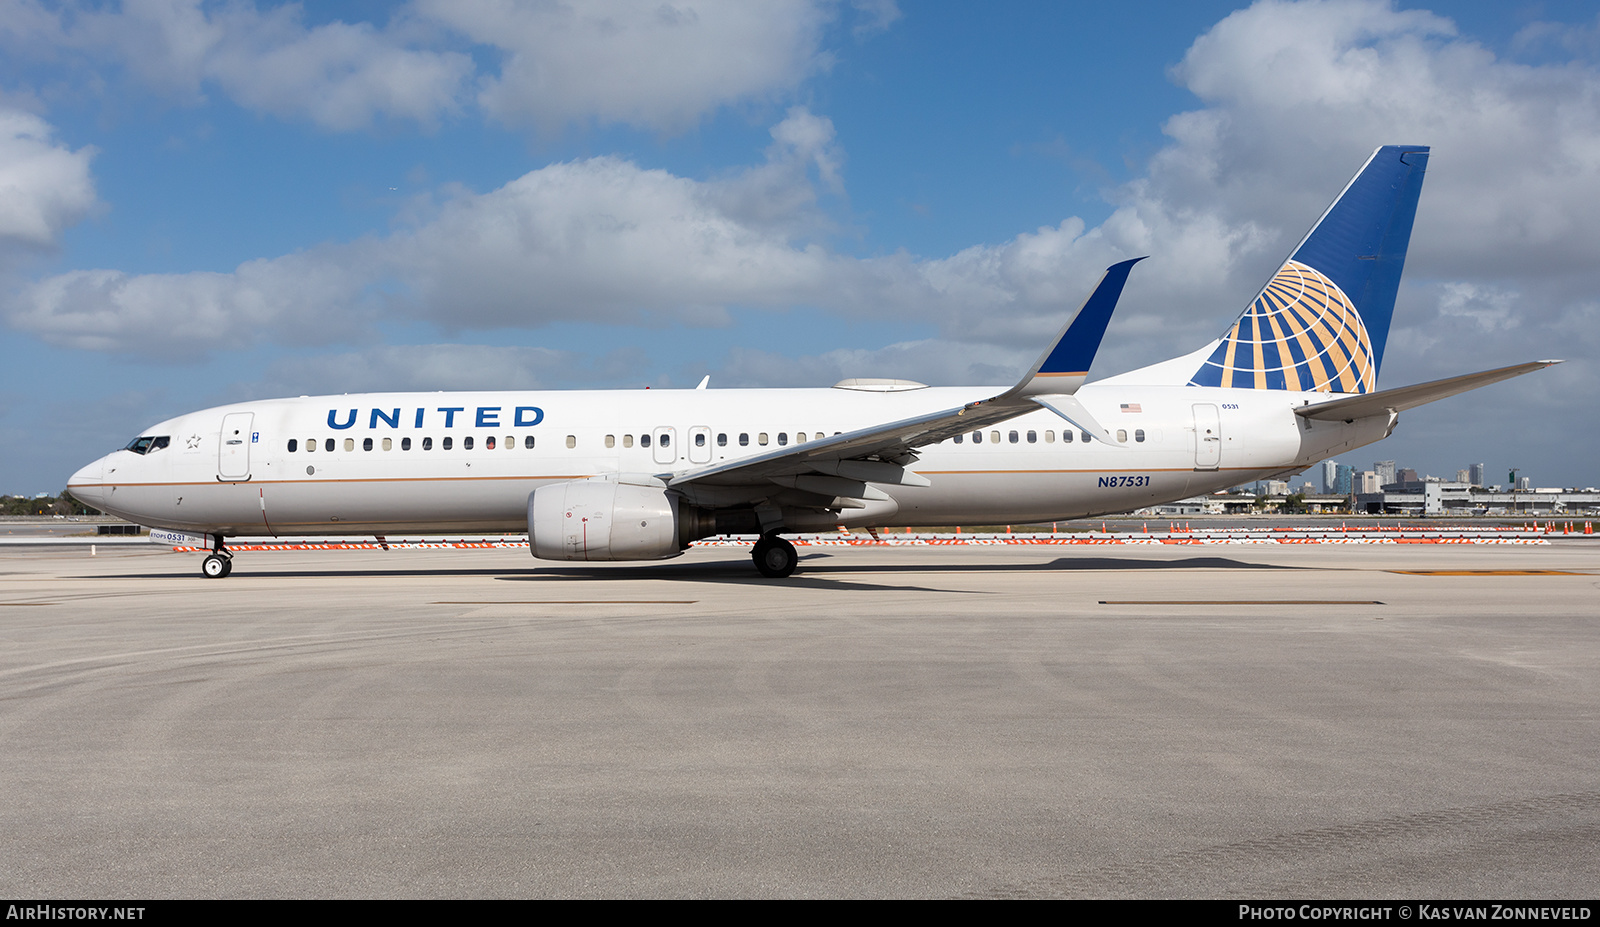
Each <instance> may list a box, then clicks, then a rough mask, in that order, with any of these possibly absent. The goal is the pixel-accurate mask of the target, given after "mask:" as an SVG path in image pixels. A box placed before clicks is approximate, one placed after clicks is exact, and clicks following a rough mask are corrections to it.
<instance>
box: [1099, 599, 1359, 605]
mask: <svg viewBox="0 0 1600 927" xmlns="http://www.w3.org/2000/svg"><path fill="white" fill-rule="evenodd" d="M1100 604H1101V605H1382V604H1384V603H1382V602H1379V601H1376V600H1373V599H1101V600H1100Z"/></svg>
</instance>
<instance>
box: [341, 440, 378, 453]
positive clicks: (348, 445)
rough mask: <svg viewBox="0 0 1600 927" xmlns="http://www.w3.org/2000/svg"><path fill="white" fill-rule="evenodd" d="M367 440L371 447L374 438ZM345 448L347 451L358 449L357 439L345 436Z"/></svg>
mask: <svg viewBox="0 0 1600 927" xmlns="http://www.w3.org/2000/svg"><path fill="white" fill-rule="evenodd" d="M367 442H368V447H370V446H371V442H372V439H371V438H368V439H367ZM344 449H345V450H347V451H353V450H355V449H356V439H355V438H345V439H344Z"/></svg>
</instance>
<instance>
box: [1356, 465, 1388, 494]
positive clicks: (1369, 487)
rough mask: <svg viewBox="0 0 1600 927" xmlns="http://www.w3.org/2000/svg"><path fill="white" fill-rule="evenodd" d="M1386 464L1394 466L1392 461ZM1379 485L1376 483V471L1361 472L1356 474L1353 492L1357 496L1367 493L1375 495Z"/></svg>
mask: <svg viewBox="0 0 1600 927" xmlns="http://www.w3.org/2000/svg"><path fill="white" fill-rule="evenodd" d="M1387 463H1388V464H1389V465H1390V466H1391V467H1392V466H1394V461H1392V460H1391V461H1387ZM1380 485H1381V484H1380V483H1379V482H1378V471H1376V470H1362V471H1361V472H1360V473H1357V474H1356V480H1355V489H1354V491H1355V492H1356V494H1358V495H1366V494H1368V493H1375V492H1377V491H1378V487H1379V486H1380Z"/></svg>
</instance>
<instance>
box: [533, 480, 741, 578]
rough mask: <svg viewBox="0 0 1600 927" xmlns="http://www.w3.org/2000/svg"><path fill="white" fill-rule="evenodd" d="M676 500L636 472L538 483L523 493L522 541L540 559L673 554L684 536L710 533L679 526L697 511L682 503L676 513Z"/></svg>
mask: <svg viewBox="0 0 1600 927" xmlns="http://www.w3.org/2000/svg"><path fill="white" fill-rule="evenodd" d="M680 505H681V502H680V500H679V498H678V497H677V496H676V495H673V494H669V493H668V492H667V484H666V483H663V482H662V481H660V480H658V479H656V478H655V477H653V476H646V475H642V474H620V475H612V476H600V477H591V478H590V479H586V480H571V481H569V482H565V483H556V484H554V485H550V486H541V487H539V488H538V489H535V490H534V491H533V492H532V493H529V494H528V547H529V548H530V549H532V551H533V555H534V556H535V557H538V558H540V559H541V560H665V559H666V558H668V557H676V556H678V555H679V554H681V553H683V550H684V548H686V547H687V546H688V544H689V541H692V540H694V538H695V537H704V536H705V534H710V533H712V532H709V531H707V532H705V534H693V531H692V530H689V531H685V530H683V529H685V528H690V527H691V524H693V523H694V522H696V521H697V520H698V519H696V518H695V517H694V516H695V515H696V514H698V513H696V512H695V511H694V510H693V506H688V505H682V508H683V509H685V510H686V511H684V512H683V513H682V514H683V515H687V516H689V518H688V519H682V518H680V512H679V509H680ZM684 521H687V522H689V523H691V524H682V522H684ZM693 527H698V525H694V526H693ZM690 535H692V536H690Z"/></svg>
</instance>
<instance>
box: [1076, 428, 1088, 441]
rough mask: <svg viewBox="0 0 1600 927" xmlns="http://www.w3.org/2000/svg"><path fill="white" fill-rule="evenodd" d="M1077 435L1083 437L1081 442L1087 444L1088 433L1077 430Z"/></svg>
mask: <svg viewBox="0 0 1600 927" xmlns="http://www.w3.org/2000/svg"><path fill="white" fill-rule="evenodd" d="M1078 437H1080V438H1082V439H1083V443H1084V444H1088V443H1089V433H1088V432H1087V431H1080V432H1078Z"/></svg>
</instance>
